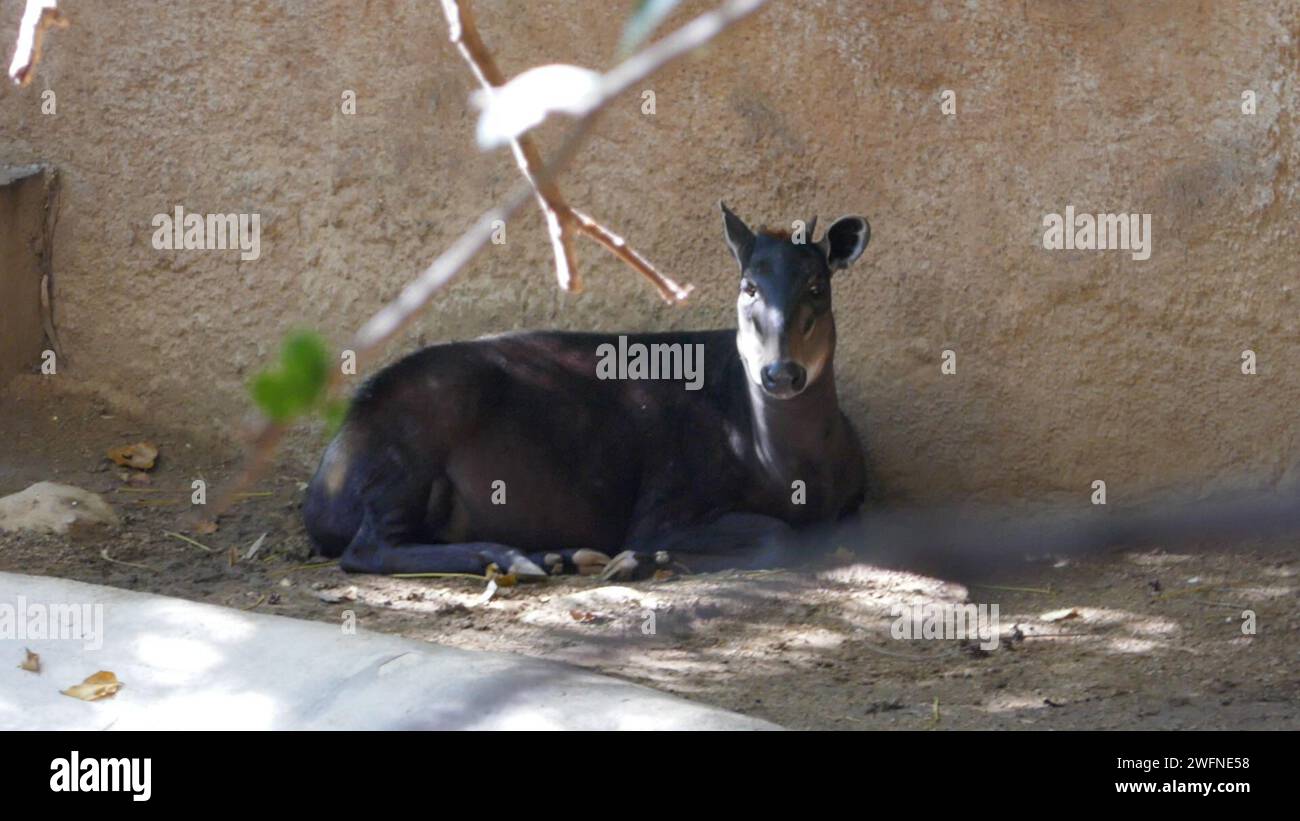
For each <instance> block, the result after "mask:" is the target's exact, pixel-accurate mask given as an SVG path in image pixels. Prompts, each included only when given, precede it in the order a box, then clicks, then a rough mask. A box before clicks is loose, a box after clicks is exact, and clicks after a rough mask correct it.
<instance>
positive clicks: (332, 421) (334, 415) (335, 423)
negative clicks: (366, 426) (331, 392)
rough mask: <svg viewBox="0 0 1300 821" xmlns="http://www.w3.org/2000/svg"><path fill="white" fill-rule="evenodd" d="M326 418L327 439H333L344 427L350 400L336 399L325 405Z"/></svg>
mask: <svg viewBox="0 0 1300 821" xmlns="http://www.w3.org/2000/svg"><path fill="white" fill-rule="evenodd" d="M323 415H324V417H325V438H326V439H333V438H334V434H336V433H338V432H339V428H341V427H343V420H344V419H346V418H347V415H348V400H346V399H334V400H332V401H330V402H326V403H325V408H324V411H323Z"/></svg>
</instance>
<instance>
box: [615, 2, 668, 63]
mask: <svg viewBox="0 0 1300 821" xmlns="http://www.w3.org/2000/svg"><path fill="white" fill-rule="evenodd" d="M678 1H679V0H641V2H639V3H637V7H636V11H634V12H632V16H631V17H629V18H628V21H627V23H625V24H624V25H623V36H622V38H621V39H620V40H619V41H618V56H619V58H620V59H622V58H625V57H627V56H629V55H630V54H631V53H632V52H633V51H635V50H636V48H637V46H639V45H641V44H642V43H644V42H645V40H646V38H648V37H649V36H650V35H651V34H653V33H654V30H655V29H656V28H658V27H659V24H660V23H662V22H663V21H664V18H665V17H667V16H668V15H669V14H671V13H672V10H673V9H674V8H676V7H677V3H678Z"/></svg>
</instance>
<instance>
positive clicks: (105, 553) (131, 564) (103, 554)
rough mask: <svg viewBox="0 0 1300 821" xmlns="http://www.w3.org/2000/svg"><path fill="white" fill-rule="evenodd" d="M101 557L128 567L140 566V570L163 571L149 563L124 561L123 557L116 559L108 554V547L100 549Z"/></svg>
mask: <svg viewBox="0 0 1300 821" xmlns="http://www.w3.org/2000/svg"><path fill="white" fill-rule="evenodd" d="M99 557H100V558H101V559H103V560H104V561H106V562H112V563H113V564H121V565H126V566H127V567H135V568H138V569H140V570H148V571H149V572H150V573H160V572H162V571H160V570H158V569H157V568H155V567H150V566H149V565H147V564H136V563H135V562H124V561H122V560H121V559H114V558H113V557H112V556H110V555H108V548H107V547H106V548H104V549H103V550H101V551H99Z"/></svg>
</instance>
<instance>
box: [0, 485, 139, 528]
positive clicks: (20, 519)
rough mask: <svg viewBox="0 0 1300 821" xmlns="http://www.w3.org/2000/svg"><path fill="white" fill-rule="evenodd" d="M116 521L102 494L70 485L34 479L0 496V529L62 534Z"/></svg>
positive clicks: (109, 525) (109, 524) (114, 514)
mask: <svg viewBox="0 0 1300 821" xmlns="http://www.w3.org/2000/svg"><path fill="white" fill-rule="evenodd" d="M117 524H118V518H117V514H116V513H114V512H113V508H112V507H111V506H110V505H109V504H108V502H105V501H104V499H103V497H102V496H100V495H99V494H98V493H91V492H90V491H88V490H82V489H81V488H79V487H73V486H72V485H61V484H58V483H57V482H37V483H36V484H34V485H32V486H31V487H29V488H27V489H26V490H23V491H20V492H18V493H14V494H11V495H9V496H5V497H3V498H0V530H8V531H18V530H25V531H30V532H32V533H59V534H66V533H68V532H69V531H80V530H82V529H92V528H95V527H105V526H106V527H116V526H117Z"/></svg>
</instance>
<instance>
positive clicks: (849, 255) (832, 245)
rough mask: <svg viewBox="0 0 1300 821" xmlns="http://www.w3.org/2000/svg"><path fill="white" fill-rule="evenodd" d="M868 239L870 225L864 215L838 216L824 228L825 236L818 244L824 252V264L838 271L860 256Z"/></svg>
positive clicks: (869, 238)
mask: <svg viewBox="0 0 1300 821" xmlns="http://www.w3.org/2000/svg"><path fill="white" fill-rule="evenodd" d="M870 240H871V225H870V224H869V223H868V222H867V220H866V218H865V217H840V218H839V219H837V220H835V222H833V223H831V227H830V228H827V229H826V236H824V237H822V238H821V242H819V243H818V244H819V245H820V246H821V247H822V250H823V251H825V252H826V264H827V265H829V266H830V268H831V270H832V271H838V270H840V269H841V268H847V267H849V266H850V265H852V264H853V261H854V260H856V259H857V258H858V257H860V256H862V251H863V250H864V249H865V248H866V247H867V243H868V242H869V241H870Z"/></svg>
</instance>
